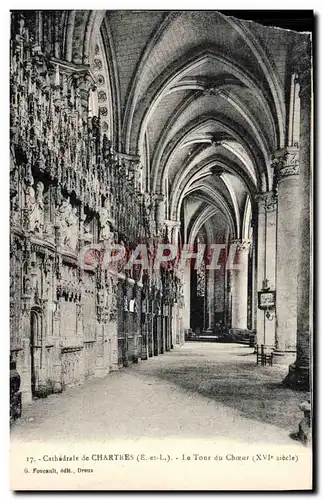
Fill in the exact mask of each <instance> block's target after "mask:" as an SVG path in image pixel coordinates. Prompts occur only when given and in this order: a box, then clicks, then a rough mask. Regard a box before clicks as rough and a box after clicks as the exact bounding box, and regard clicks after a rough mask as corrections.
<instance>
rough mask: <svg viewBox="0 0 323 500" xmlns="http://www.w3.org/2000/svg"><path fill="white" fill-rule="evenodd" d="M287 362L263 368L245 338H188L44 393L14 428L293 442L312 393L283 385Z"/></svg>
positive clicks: (33, 432) (30, 432) (31, 435)
mask: <svg viewBox="0 0 323 500" xmlns="http://www.w3.org/2000/svg"><path fill="white" fill-rule="evenodd" d="M284 369H286V367H283V366H280V367H278V366H274V367H259V366H257V364H256V359H255V355H254V354H253V349H251V348H250V347H248V346H246V345H242V344H229V343H228V344H225V343H207V342H205V343H201V342H187V343H186V344H185V345H184V346H182V347H180V348H177V349H176V350H175V351H173V352H169V353H165V354H164V355H162V356H159V357H156V358H151V359H149V360H147V361H144V362H140V363H138V364H132V365H131V366H130V367H127V368H122V369H120V370H119V371H116V372H113V373H110V374H109V375H107V376H106V377H105V378H102V379H97V378H93V379H90V380H87V381H86V382H85V384H84V385H83V386H78V387H70V388H67V389H66V391H64V392H63V393H62V394H59V395H56V394H52V395H50V396H48V397H47V398H44V399H36V400H34V402H33V403H32V404H31V405H30V406H29V407H28V408H26V410H25V411H24V412H23V414H22V417H21V419H19V420H18V421H16V423H15V424H14V425H13V427H12V430H11V435H12V439H13V440H15V439H17V440H20V439H21V440H23V441H33V440H38V441H44V442H46V441H48V439H51V440H54V441H56V440H66V437H67V436H68V439H69V440H70V441H71V442H72V441H76V440H80V439H85V440H88V441H96V440H99V441H102V440H105V439H107V440H108V439H112V438H113V439H118V438H120V439H123V438H127V437H131V438H132V439H137V438H146V437H158V438H159V437H161V438H164V437H165V438H166V437H173V436H174V437H175V436H176V437H178V438H180V437H194V438H209V437H213V438H216V437H219V438H228V439H230V440H231V439H232V440H236V441H239V442H248V443H251V442H254V443H260V442H264V443H272V442H275V443H276V444H290V445H293V444H294V445H295V446H301V445H300V444H299V443H297V442H295V441H292V439H291V438H290V437H289V434H290V433H291V432H294V431H295V430H297V426H298V423H299V421H300V419H301V418H302V412H301V411H300V410H299V408H298V406H299V403H300V402H301V401H303V400H304V399H306V398H307V393H304V392H303V391H294V390H292V389H290V388H285V387H283V385H282V383H281V379H282V373H283V371H284Z"/></svg>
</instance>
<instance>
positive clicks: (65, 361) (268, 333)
mask: <svg viewBox="0 0 323 500" xmlns="http://www.w3.org/2000/svg"><path fill="white" fill-rule="evenodd" d="M11 20H12V26H11V42H10V50H11V52H10V57H11V65H10V86H11V95H10V113H11V123H10V132H11V145H10V160H11V164H10V200H11V210H10V223H11V247H10V259H11V266H10V273H11V280H10V320H11V335H10V341H11V342H10V349H11V357H12V359H13V360H14V361H16V364H17V370H18V372H19V373H20V375H21V384H22V387H21V388H22V394H23V401H24V402H30V401H31V399H32V397H33V396H34V395H46V394H48V393H50V392H60V391H61V390H63V389H64V387H66V386H68V385H73V384H79V383H82V382H83V381H84V379H86V378H87V377H91V376H97V377H102V376H106V375H107V374H108V373H109V371H112V370H117V369H118V367H119V366H122V365H127V364H129V363H133V362H138V361H141V360H144V359H147V358H148V357H152V356H157V355H159V354H162V353H163V352H165V351H169V350H171V349H174V348H176V346H178V345H181V344H182V343H183V342H184V340H185V332H186V331H189V330H190V329H191V330H192V331H195V332H196V333H198V332H201V333H202V332H204V333H205V332H206V333H207V332H213V333H214V332H216V331H217V328H222V329H224V330H225V331H226V332H227V335H229V336H230V335H232V336H234V335H237V334H241V335H242V334H246V335H247V334H248V333H250V332H253V333H256V336H257V343H258V344H259V345H260V344H265V345H269V346H272V348H273V363H280V364H286V378H285V383H286V384H295V385H298V386H302V387H306V388H308V386H309V379H310V377H309V373H310V368H309V367H310V358H311V330H312V316H311V294H312V283H311V279H312V276H311V252H312V246H311V239H312V233H311V208H310V207H311V155H312V144H311V92H312V90H311V46H310V37H309V35H307V34H300V33H296V32H292V31H285V30H277V29H275V28H267V27H263V26H260V25H258V24H256V23H251V22H247V21H241V20H237V19H235V18H232V17H226V16H224V15H222V14H221V13H219V12H216V11H208V12H203V11H195V12H194V11H183V12H172V11H167V12H166V11H82V10H79V11H63V10H62V11H48V10H47V11H19V12H18V11H15V12H13V13H12V15H11ZM107 242H108V243H109V244H110V243H111V244H118V245H120V246H123V247H124V248H126V249H127V252H128V253H127V255H132V252H133V251H134V248H135V247H136V245H138V244H139V243H140V244H142V245H148V247H149V249H150V251H154V249H155V248H156V246H157V245H158V243H163V244H165V243H167V244H168V243H169V244H172V245H174V246H176V248H177V249H178V252H179V253H180V252H183V248H184V245H186V247H185V248H191V249H192V252H197V251H198V250H199V249H201V248H203V249H205V252H204V257H203V258H202V259H201V262H200V265H199V266H196V265H193V259H192V264H191V265H190V264H188V265H186V266H185V267H183V270H182V272H179V271H178V270H176V269H175V267H176V266H175V265H174V263H172V262H171V261H169V265H167V266H166V265H164V266H160V267H155V266H150V267H149V268H148V269H144V266H140V264H139V265H138V264H137V265H134V266H128V268H126V266H125V262H124V260H122V261H121V260H120V261H118V262H117V264H116V266H115V267H114V268H112V267H111V268H105V266H103V265H102V262H103V261H102V259H100V255H101V253H100V248H103V249H104V248H106V247H105V246H104V245H106V243H107ZM100 245H101V247H100ZM203 245H205V246H203ZM212 245H213V247H212ZM220 247H221V248H220ZM232 247H233V248H234V249H235V252H236V253H235V255H234V258H233V259H231V260H232V263H233V264H232V263H231V264H232V265H231V266H228V261H229V260H230V259H228V252H230V251H229V250H228V249H231V248H232ZM84 248H90V249H91V248H92V250H93V248H94V249H95V250H93V251H92V250H91V251H90V252H89V253H88V257H89V256H90V257H89V258H88V260H86V262H82V261H81V260H80V255H83V254H84V252H83V253H82V251H83V249H84ZM98 249H99V250H98ZM210 249H213V252H218V257H219V259H218V263H217V266H216V267H213V268H212V266H210V265H208V262H210V259H209V260H208V258H209V257H210V253H209V252H210ZM206 254H208V258H206ZM98 255H99V256H98ZM210 258H211V259H212V257H210ZM138 260H140V259H139V258H138ZM174 260H175V261H176V258H175V259H174ZM195 260H196V259H195ZM237 262H239V263H240V264H241V265H240V267H239V270H236V268H235V265H237ZM272 292H274V293H272ZM262 300H269V302H268V304H269V305H268V307H267V306H266V305H265V306H264V305H262V304H261V303H260V302H261V301H262ZM259 301H260V302H259ZM287 366H289V368H287Z"/></svg>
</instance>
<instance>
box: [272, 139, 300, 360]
mask: <svg viewBox="0 0 323 500" xmlns="http://www.w3.org/2000/svg"><path fill="white" fill-rule="evenodd" d="M273 165H274V168H275V177H274V179H275V181H276V183H277V261H276V288H277V290H276V314H277V317H276V340H275V352H274V362H276V363H281V364H288V363H289V362H291V361H293V360H294V359H295V353H296V318H297V272H298V261H299V251H298V247H299V237H298V226H299V204H298V200H299V178H298V177H299V176H298V174H299V155H298V149H297V148H295V147H294V148H285V149H283V150H280V151H277V152H276V154H275V160H274V164H273Z"/></svg>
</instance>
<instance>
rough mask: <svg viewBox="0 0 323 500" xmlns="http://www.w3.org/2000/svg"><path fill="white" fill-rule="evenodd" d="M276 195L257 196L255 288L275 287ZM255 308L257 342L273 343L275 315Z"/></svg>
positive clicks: (263, 194)
mask: <svg viewBox="0 0 323 500" xmlns="http://www.w3.org/2000/svg"><path fill="white" fill-rule="evenodd" d="M276 231H277V196H276V194H275V193H274V192H272V191H269V192H266V193H262V194H260V195H259V196H258V241H257V289H258V291H260V290H262V289H263V288H265V287H266V288H267V287H269V288H270V290H275V289H276ZM270 313H271V315H270V317H269V318H267V317H266V311H264V310H262V309H257V343H258V344H266V345H272V346H274V345H275V332H276V317H275V312H274V311H270Z"/></svg>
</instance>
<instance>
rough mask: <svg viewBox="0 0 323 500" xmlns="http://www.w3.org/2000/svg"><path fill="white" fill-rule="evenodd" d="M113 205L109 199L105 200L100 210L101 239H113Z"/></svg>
mask: <svg viewBox="0 0 323 500" xmlns="http://www.w3.org/2000/svg"><path fill="white" fill-rule="evenodd" d="M111 230H112V218H111V205H110V202H109V200H108V199H106V200H105V202H104V207H102V208H101V210H100V240H101V241H108V242H110V241H111V240H112V239H113V233H112V231H111Z"/></svg>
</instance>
